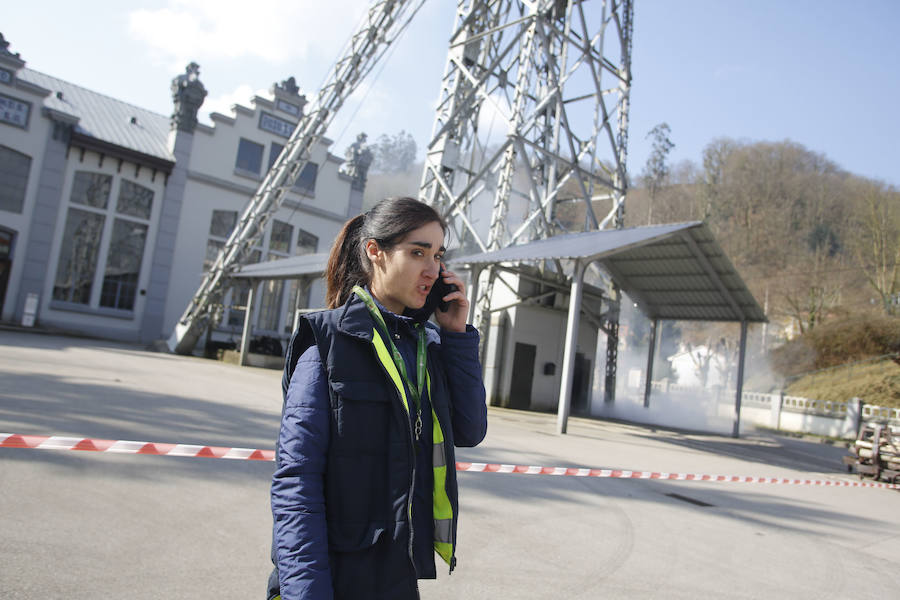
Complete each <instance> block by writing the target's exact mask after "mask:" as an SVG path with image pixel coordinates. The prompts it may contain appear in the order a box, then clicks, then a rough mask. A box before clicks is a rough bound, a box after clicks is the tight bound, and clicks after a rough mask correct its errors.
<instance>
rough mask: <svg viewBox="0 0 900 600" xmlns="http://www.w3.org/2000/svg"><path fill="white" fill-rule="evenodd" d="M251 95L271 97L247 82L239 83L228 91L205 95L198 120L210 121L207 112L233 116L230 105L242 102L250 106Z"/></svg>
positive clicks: (266, 92)
mask: <svg viewBox="0 0 900 600" xmlns="http://www.w3.org/2000/svg"><path fill="white" fill-rule="evenodd" d="M253 96H262V97H263V98H271V96H272V95H271V94H270V93H269V92H268V91H267V90H254V89H253V88H252V87H250V86H249V85H247V84H241V85H239V86H238V87H237V88H235V89H234V90H232V91H230V92H225V93H224V94H219V95H218V96H213V97H207V98H206V100H204V101H203V106H202V107H201V108H200V115H199V117H200V121H201V122H203V123H206V124H210V123H212V121H210V119H209V114H210V113H214V112H217V113H222V114H223V115H227V116H229V117H230V116H233V115H232V113H231V107H232V106H234V105H235V104H242V105H244V106H246V107H248V108H250V107H251V104H250V100H251V99H252V98H253Z"/></svg>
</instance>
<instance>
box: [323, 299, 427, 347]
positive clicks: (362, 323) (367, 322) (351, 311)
mask: <svg viewBox="0 0 900 600" xmlns="http://www.w3.org/2000/svg"><path fill="white" fill-rule="evenodd" d="M376 304H378V301H377V300H376ZM378 307H379V308H381V309H382V314H384V313H385V309H384V307H382V306H381V305H380V304H378ZM338 310H340V311H341V312H340V316H339V318H338V325H337V328H338V331H340V332H342V333H345V334H347V335H350V336H353V337H357V338H360V339H363V340H365V341H367V342H370V343H371V341H372V331H373V330H374V327H375V321H374V320H373V319H372V315H370V314H369V309H368V308H366V304H365V302H363V301H362V300H360V299H359V298H358V297H357V295H356V294H350V298H349V299H348V300H347V302H345V303H344V306H343V307H341V308H340V309H338ZM387 312H388V314H386V315H385V321H387V322H388V328H390V327H391V325H392V324H391V320H393V319H404V320H406V319H409V317H401V316H397V315H395V314H393V313H391V312H390V311H387ZM425 335H426V336H427V340H428V343H429V344H440V342H441V337H440V334H439V333H438V330H437V327H435V326H434V325H433V324H432V323H430V322H427V321H426V323H425Z"/></svg>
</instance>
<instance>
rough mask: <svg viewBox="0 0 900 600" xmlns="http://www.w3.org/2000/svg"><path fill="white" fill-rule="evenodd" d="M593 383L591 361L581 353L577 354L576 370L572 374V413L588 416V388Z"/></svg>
mask: <svg viewBox="0 0 900 600" xmlns="http://www.w3.org/2000/svg"><path fill="white" fill-rule="evenodd" d="M590 382H591V361H589V360H588V359H586V358H585V357H584V354H583V353H581V352H576V353H575V369H574V372H573V373H572V396H571V400H572V412H573V413H575V414H587V412H588V408H589V407H588V397H589V394H588V391H589V390H588V388H589V384H590Z"/></svg>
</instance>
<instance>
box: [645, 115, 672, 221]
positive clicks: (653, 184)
mask: <svg viewBox="0 0 900 600" xmlns="http://www.w3.org/2000/svg"><path fill="white" fill-rule="evenodd" d="M670 133H671V130H670V129H669V124H668V123H660V124H659V125H657V126H656V127H654V128H653V129H651V130H650V133H648V134H647V137H648V138H651V139H652V140H653V150H652V151H651V152H650V156H649V157H648V158H647V164H646V165H644V171H643V173H642V177H643V180H644V185H645V186H646V188H647V191H648V192H649V196H650V198H649V203H648V208H647V224H648V225H649V224H651V223H652V222H653V204H654V202H655V201H656V197H657V196H658V195H659V191H660V190H661V189H662V188H663V186H664V185H665V184H666V182H667V180H668V178H669V165H668V164H667V162H666V161H667V159H668V156H669V152H671V151H672V148H674V147H675V144H674V143H673V142H672V140H670V139H669V134H670Z"/></svg>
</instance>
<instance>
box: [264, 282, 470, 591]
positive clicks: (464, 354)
mask: <svg viewBox="0 0 900 600" xmlns="http://www.w3.org/2000/svg"><path fill="white" fill-rule="evenodd" d="M382 312H383V313H384V315H385V320H386V321H387V323H388V327H389V329H391V331H392V334H393V336H392V337H394V338H395V339H394V340H393V341H394V343H395V344H396V345H397V347H398V349H399V350H400V352H401V354H402V355H403V356H404V358H405V362H406V363H407V373H408V375H409V376H410V378H411V379H414V378H415V363H414V357H415V337H414V334H413V331H412V328H411V323H410V322H409V320H408V319H406V318H404V317H398V316H397V315H394V314H393V313H390V312H389V311H386V310H382ZM427 326H428V327H429V330H428V338H429V344H428V371H429V374H430V376H431V397H430V401H431V402H433V404H434V410H435V413H436V414H437V417H438V419H439V421H440V423H441V426H442V430H443V432H444V436H445V439H446V440H447V443H446V446H447V450H448V456H447V465H448V467H449V468H448V469H447V483H446V489H447V495H448V496H449V498H450V501H451V505H452V507H453V514H454V521H453V539H454V540H455V539H456V528H457V518H456V517H457V515H458V501H457V486H456V471H455V469H453V468H452V466H451V465H454V464H455V460H456V459H455V455H454V452H453V446H454V445H455V446H474V445H476V444H478V443H479V442H480V441H481V440H482V439H483V438H484V435H485V432H486V428H487V411H486V406H485V395H484V385H483V383H482V379H481V366H480V364H479V362H478V333H477V331H475V330H474V329H473V328H471V327H470V328H468V330H467V331H466V332H465V333H454V332H446V331H441V332H440V334H439V335H438V331H437V329H436V328H435V327H434V326H433V325H431V324H427ZM374 327H375V326H374V321H373V319H372V317H371V315H370V314H369V313H368V310H367V308H366V306H365V304H363V303H362V302H361V301H360V300H359V299H358V298H356V296H355V295H354V296H352V297H351V298H350V300H348V302H347V303H346V304H345V305H344V306H342V307H340V308H337V309H334V310H330V311H322V312H319V313H313V314H309V315H306V316H305V317H304V318H303V319H302V322H301V326H300V328H299V329H298V331H297V332H296V333H295V334H294V338H293V339H292V340H291V345H290V347H289V349H288V352H287V356H286V360H285V373H284V380H283V388H284V401H285V403H284V410H283V414H282V422H281V430H280V433H279V439H278V451H277V458H276V460H277V468H276V472H275V475H274V477H273V480H272V513H273V517H274V542H273V546H274V551H275V552H274V554H275V559H276V561H277V563H276V567H277V573H278V575H277V582H275V585H277V586H278V588H279V589H280V593H281V597H282V598H283V599H284V600H294V599H314V600H329V599H332V598H334V599H338V600H340V599H353V600H365V599H372V600H375V599H379V600H380V599H388V598H390V599H392V600H397V599H399V600H402V599H407V598H409V599H414V598H417V597H418V590H417V585H416V579H417V578H433V577H434V576H435V566H434V553H433V551H432V549H431V536H432V531H431V514H430V511H431V485H432V479H431V463H430V456H431V454H430V435H424V436H422V441H420V442H419V443H415V442H414V441H413V437H412V433H411V427H410V421H409V417H408V415H407V414H406V412H405V410H404V408H403V405H402V402H401V400H400V396H399V394H398V393H397V390H396V388H395V387H394V385H393V383H391V381H390V379H389V378H388V375H387V373H386V372H385V371H384V369H383V367H382V365H381V364H380V362H379V361H378V360H377V358H376V355H375V351H374V348H373V346H372V336H373V334H374ZM426 416H427V422H426V423H425V427H424V431H426V432H430V431H431V427H430V409H429V408H428V406H423V417H426ZM425 444H427V447H426V446H425ZM417 457H418V458H417ZM411 491H412V492H413V497H412V500H411V497H410V492H411ZM410 502H412V509H413V510H412V513H413V521H412V523H410V519H409V511H408V505H409V503H410ZM454 561H455V559H454ZM273 581H274V580H273ZM271 587H272V585H270V588H271ZM275 591H276V590H273V589H270V596H271V595H274V594H273V592H275Z"/></svg>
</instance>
